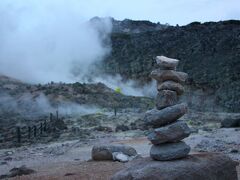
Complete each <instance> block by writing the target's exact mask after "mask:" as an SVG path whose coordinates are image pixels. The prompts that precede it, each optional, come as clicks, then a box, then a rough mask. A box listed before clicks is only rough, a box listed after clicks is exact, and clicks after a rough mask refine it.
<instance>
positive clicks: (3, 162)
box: [0, 161, 8, 165]
mask: <svg viewBox="0 0 240 180" xmlns="http://www.w3.org/2000/svg"><path fill="white" fill-rule="evenodd" d="M7 164H8V163H7V162H6V161H2V162H0V165H7Z"/></svg>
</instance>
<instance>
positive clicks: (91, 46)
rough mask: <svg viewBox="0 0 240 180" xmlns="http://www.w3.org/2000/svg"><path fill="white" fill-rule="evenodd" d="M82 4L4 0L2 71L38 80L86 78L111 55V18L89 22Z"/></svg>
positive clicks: (0, 6)
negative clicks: (105, 41) (107, 42)
mask: <svg viewBox="0 0 240 180" xmlns="http://www.w3.org/2000/svg"><path fill="white" fill-rule="evenodd" d="M78 5H79V4H78V3H77V1H74V0H70V1H64V0H51V1H48V0H42V1H28V0H21V1H18V0H16V1H8V0H1V1H0V22H1V25H0V34H1V36H0V73H2V74H4V75H8V76H11V77H16V78H18V79H20V80H23V81H27V82H33V83H46V82H49V81H57V82H59V81H63V82H73V81H74V78H75V77H74V75H78V79H79V76H83V75H84V74H85V73H86V71H88V67H89V66H90V65H91V64H92V63H94V62H96V61H100V60H101V59H102V58H103V57H104V56H105V55H106V54H107V53H109V51H110V50H109V48H107V47H106V46H105V45H104V44H103V38H105V37H106V34H109V33H110V32H111V22H110V20H109V19H108V18H104V19H102V21H101V23H96V24H94V23H90V22H87V20H86V19H84V15H83V14H81V7H79V6H78ZM100 33H101V34H100ZM76 69H77V72H76Z"/></svg>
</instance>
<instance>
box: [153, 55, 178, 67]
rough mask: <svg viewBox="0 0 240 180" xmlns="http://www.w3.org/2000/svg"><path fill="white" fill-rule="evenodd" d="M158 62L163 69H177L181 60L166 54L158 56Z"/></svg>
mask: <svg viewBox="0 0 240 180" xmlns="http://www.w3.org/2000/svg"><path fill="white" fill-rule="evenodd" d="M156 62H157V65H158V66H159V67H160V68H161V69H163V70H164V69H165V70H176V67H177V65H178V62H179V60H177V59H172V58H168V57H165V56H157V57H156Z"/></svg>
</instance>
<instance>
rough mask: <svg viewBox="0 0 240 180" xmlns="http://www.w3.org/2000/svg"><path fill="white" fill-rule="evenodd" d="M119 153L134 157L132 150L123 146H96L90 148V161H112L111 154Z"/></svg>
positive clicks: (134, 152)
mask: <svg viewBox="0 0 240 180" xmlns="http://www.w3.org/2000/svg"><path fill="white" fill-rule="evenodd" d="M114 152H121V153H123V154H125V155H128V156H136V155H137V152H136V150H135V149H134V148H132V147H130V146H124V145H96V146H93V148H92V159H93V160H96V161H102V160H113V153H114Z"/></svg>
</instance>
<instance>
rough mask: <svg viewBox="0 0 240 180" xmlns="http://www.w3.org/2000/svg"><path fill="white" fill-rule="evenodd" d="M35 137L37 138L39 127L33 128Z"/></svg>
mask: <svg viewBox="0 0 240 180" xmlns="http://www.w3.org/2000/svg"><path fill="white" fill-rule="evenodd" d="M33 135H34V137H37V127H36V126H33Z"/></svg>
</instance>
